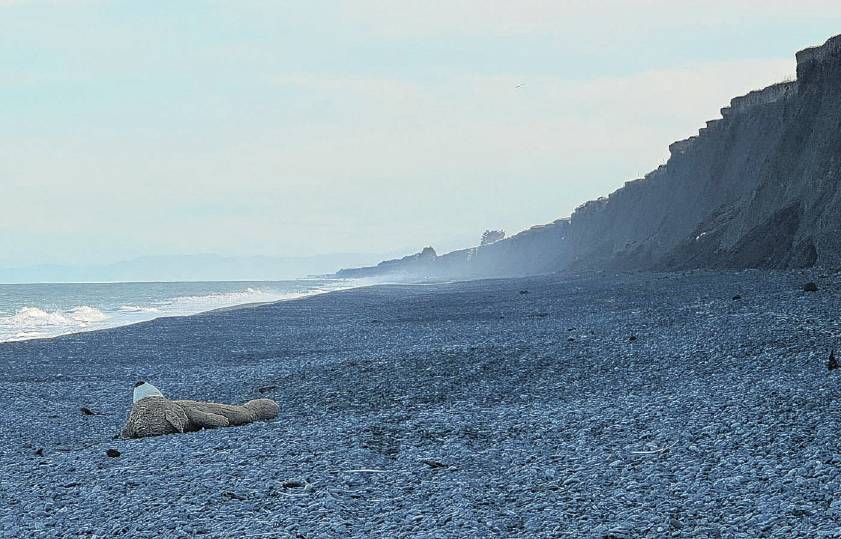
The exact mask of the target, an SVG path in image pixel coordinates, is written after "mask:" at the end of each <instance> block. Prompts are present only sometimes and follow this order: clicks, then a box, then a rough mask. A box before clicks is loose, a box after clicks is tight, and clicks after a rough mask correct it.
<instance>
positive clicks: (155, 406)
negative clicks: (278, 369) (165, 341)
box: [120, 381, 278, 438]
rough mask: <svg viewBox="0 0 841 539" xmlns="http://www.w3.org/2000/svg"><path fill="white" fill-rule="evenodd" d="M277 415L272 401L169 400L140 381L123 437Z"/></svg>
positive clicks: (241, 421) (268, 417) (253, 419)
mask: <svg viewBox="0 0 841 539" xmlns="http://www.w3.org/2000/svg"><path fill="white" fill-rule="evenodd" d="M277 412H278V406H277V403H276V402H275V401H273V400H271V399H255V400H251V401H248V402H246V403H245V404H241V405H234V404H217V403H214V402H202V401H191V400H170V399H168V398H166V397H164V396H163V393H161V392H160V390H158V388H156V387H155V386H153V385H152V384H150V383H148V382H143V381H140V382H137V383H136V384H135V385H134V405H133V406H132V408H131V413H130V414H129V416H128V420H127V421H126V424H125V426H124V427H123V430H122V432H121V433H120V436H121V437H123V438H144V437H146V436H160V435H162V434H175V433H183V432H194V431H197V430H201V429H212V428H217V427H235V426H239V425H245V424H247V423H251V422H253V421H266V420H269V419H274V418H275V417H277Z"/></svg>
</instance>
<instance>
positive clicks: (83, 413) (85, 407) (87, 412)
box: [79, 406, 102, 415]
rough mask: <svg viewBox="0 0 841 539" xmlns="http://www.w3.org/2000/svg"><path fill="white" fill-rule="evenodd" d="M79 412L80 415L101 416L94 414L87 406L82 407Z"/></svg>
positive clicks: (99, 413)
mask: <svg viewBox="0 0 841 539" xmlns="http://www.w3.org/2000/svg"><path fill="white" fill-rule="evenodd" d="M79 411H80V412H82V415H102V412H94V411H93V410H91V409H90V408H88V407H87V406H82V407H81V408H79Z"/></svg>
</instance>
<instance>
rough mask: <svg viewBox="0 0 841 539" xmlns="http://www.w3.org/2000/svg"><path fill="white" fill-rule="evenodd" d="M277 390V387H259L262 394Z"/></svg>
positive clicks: (258, 389)
mask: <svg viewBox="0 0 841 539" xmlns="http://www.w3.org/2000/svg"><path fill="white" fill-rule="evenodd" d="M275 389H277V386H263V387H258V388H257V391H259V392H260V393H268V392H269V391H274V390H275Z"/></svg>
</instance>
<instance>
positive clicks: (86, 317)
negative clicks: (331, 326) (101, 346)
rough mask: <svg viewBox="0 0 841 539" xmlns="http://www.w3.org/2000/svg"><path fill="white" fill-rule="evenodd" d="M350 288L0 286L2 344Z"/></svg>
mask: <svg viewBox="0 0 841 539" xmlns="http://www.w3.org/2000/svg"><path fill="white" fill-rule="evenodd" d="M352 286H353V285H352V283H351V281H348V280H343V279H300V280H292V281H213V282H181V283H172V282H164V283H80V284H66V283H62V284H0V342H10V341H21V340H28V339H41V338H47V337H57V336H59V335H66V334H69V333H78V332H81V331H92V330H96V329H104V328H112V327H117V326H125V325H128V324H134V323H137V322H143V321H147V320H152V319H154V318H159V317H163V316H184V315H190V314H197V313H200V312H205V311H210V310H213V309H219V308H223V307H233V306H236V305H244V304H248V303H263V302H271V301H281V300H287V299H295V298H301V297H305V296H309V295H314V294H319V293H323V292H329V291H332V290H339V289H344V288H351V287H352Z"/></svg>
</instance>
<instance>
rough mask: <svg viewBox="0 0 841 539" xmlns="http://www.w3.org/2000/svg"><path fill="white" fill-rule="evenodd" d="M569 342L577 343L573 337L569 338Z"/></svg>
mask: <svg viewBox="0 0 841 539" xmlns="http://www.w3.org/2000/svg"><path fill="white" fill-rule="evenodd" d="M567 340H568V341H569V342H575V339H574V338H573V337H569V338H567Z"/></svg>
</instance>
